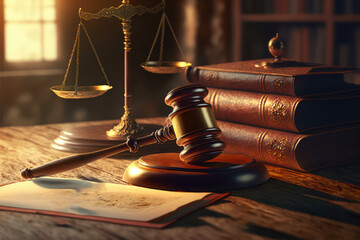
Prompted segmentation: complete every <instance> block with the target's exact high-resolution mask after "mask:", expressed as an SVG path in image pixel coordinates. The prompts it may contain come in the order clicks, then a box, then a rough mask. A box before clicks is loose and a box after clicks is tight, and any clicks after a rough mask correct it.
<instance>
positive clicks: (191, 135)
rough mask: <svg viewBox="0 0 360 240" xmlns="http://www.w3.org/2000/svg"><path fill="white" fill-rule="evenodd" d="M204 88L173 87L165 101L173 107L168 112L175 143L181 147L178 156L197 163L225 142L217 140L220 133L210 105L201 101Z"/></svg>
mask: <svg viewBox="0 0 360 240" xmlns="http://www.w3.org/2000/svg"><path fill="white" fill-rule="evenodd" d="M207 94H208V90H207V89H206V88H205V87H203V86H202V85H200V84H194V85H189V86H185V87H180V88H176V89H174V90H172V91H170V92H169V93H168V95H167V96H166V98H165V103H166V104H167V105H169V106H172V107H173V112H172V113H170V114H169V118H170V120H171V122H172V125H173V128H174V132H175V135H176V139H177V141H176V143H177V144H178V145H179V146H183V147H184V150H183V151H181V153H180V159H181V160H182V161H184V162H186V163H191V164H193V163H199V162H203V161H207V160H210V159H212V158H215V157H217V156H219V155H220V154H221V153H222V152H223V151H224V148H225V144H224V143H223V142H222V141H220V140H218V139H217V137H218V136H219V135H220V134H221V130H220V129H219V128H218V126H217V123H216V120H215V116H214V113H213V111H212V108H211V105H210V104H208V103H206V102H204V97H206V95H207Z"/></svg>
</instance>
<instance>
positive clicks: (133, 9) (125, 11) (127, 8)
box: [79, 0, 165, 20]
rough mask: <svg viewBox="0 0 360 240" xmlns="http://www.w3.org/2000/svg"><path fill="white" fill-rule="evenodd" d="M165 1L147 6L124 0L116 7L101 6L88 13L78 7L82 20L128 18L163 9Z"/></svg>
mask: <svg viewBox="0 0 360 240" xmlns="http://www.w3.org/2000/svg"><path fill="white" fill-rule="evenodd" d="M164 7H165V2H164V0H163V1H162V3H160V4H158V5H156V6H155V7H152V8H147V7H144V6H133V5H131V4H130V1H129V0H127V1H126V0H124V1H123V4H121V5H120V6H118V7H110V8H103V9H102V10H100V11H99V12H97V13H90V12H84V11H82V10H81V8H80V9H79V16H80V18H81V19H84V20H91V19H100V18H103V17H106V18H111V17H116V18H118V19H121V20H123V19H130V18H132V17H133V16H135V15H142V14H144V13H157V12H159V11H160V10H162V9H164Z"/></svg>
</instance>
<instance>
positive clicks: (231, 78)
mask: <svg viewBox="0 0 360 240" xmlns="http://www.w3.org/2000/svg"><path fill="white" fill-rule="evenodd" d="M264 61H265V62H268V61H272V59H262V60H261V59H260V60H249V61H241V62H230V63H221V64H214V65H207V66H199V67H188V69H187V72H186V77H187V79H188V81H190V82H195V83H201V84H203V85H204V86H206V87H214V88H228V89H238V90H243V91H251V92H263V93H273V94H282V95H289V96H308V95H319V94H328V93H334V92H342V91H349V90H354V89H360V85H359V82H360V81H358V82H357V83H358V84H356V81H357V80H356V79H359V78H360V71H359V70H355V69H353V68H349V67H329V66H324V65H317V64H309V63H301V62H296V63H295V64H293V66H292V67H281V68H264V67H256V65H260V64H262V63H263V62H264Z"/></svg>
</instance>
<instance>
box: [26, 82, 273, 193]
mask: <svg viewBox="0 0 360 240" xmlns="http://www.w3.org/2000/svg"><path fill="white" fill-rule="evenodd" d="M207 94H208V90H207V89H206V88H205V87H203V86H201V85H199V84H195V85H189V86H185V87H180V88H176V89H174V90H172V91H170V92H169V93H168V95H167V96H166V98H165V103H166V104H167V105H169V106H172V107H173V111H172V112H171V113H170V114H169V119H170V120H171V123H172V124H170V125H168V126H165V127H163V128H161V129H158V130H156V131H154V132H153V133H151V134H150V135H148V136H145V137H141V138H139V139H134V138H132V137H131V136H129V137H128V139H127V141H126V142H125V143H122V144H119V145H116V146H113V147H109V148H105V149H102V150H98V151H94V152H90V153H84V154H78V155H73V156H69V157H66V158H62V159H58V160H55V161H52V162H49V163H47V164H44V165H41V166H38V167H35V168H32V169H29V168H26V169H25V170H23V171H22V172H21V175H22V177H23V178H25V179H29V178H35V177H40V176H48V175H53V174H56V173H60V172H63V171H68V170H71V169H74V168H78V167H80V166H83V165H85V164H88V163H90V162H93V161H95V160H97V159H100V158H105V157H109V156H112V155H115V154H118V153H121V152H124V151H127V150H129V151H130V152H136V151H138V149H139V148H140V147H142V146H146V145H150V144H154V143H162V142H166V141H169V140H175V139H176V143H177V144H178V145H179V146H183V147H184V149H183V150H182V151H181V153H180V155H178V154H177V153H167V154H153V155H148V156H144V157H142V158H140V159H139V160H137V161H135V162H133V163H132V164H131V165H130V166H129V167H128V168H127V170H126V171H125V173H124V180H125V181H127V182H128V183H131V184H134V185H139V186H145V187H151V188H158V189H168V190H184V191H215V190H228V189H237V188H242V187H247V186H252V185H256V184H259V183H262V182H265V181H266V180H267V179H268V178H269V175H268V172H267V170H266V168H265V166H264V165H263V164H261V163H259V162H256V161H255V160H253V159H251V158H248V157H245V156H240V155H227V154H226V155H220V154H222V153H223V151H224V148H225V144H224V143H223V142H222V141H220V140H219V139H218V137H219V135H220V134H221V130H220V129H219V128H218V126H217V124H216V120H215V117H214V113H213V111H212V108H211V105H210V104H208V103H206V102H204V97H205V96H206V95H207ZM222 156H223V157H222Z"/></svg>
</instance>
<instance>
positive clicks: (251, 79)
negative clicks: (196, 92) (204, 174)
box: [186, 59, 360, 171]
mask: <svg viewBox="0 0 360 240" xmlns="http://www.w3.org/2000/svg"><path fill="white" fill-rule="evenodd" d="M263 61H264V60H252V61H243V62H232V63H223V64H216V65H208V66H200V67H189V68H188V70H187V73H186V74H187V79H188V80H189V81H190V82H195V83H201V84H202V85H204V86H206V87H207V88H208V89H209V95H208V96H207V98H206V100H207V102H209V103H210V104H211V105H212V106H213V109H214V113H215V117H216V118H217V120H218V124H219V127H220V129H221V130H222V139H223V141H224V142H225V143H226V144H227V147H226V150H225V151H226V152H228V153H234V154H243V155H247V156H251V157H253V158H255V159H258V160H261V161H264V162H267V163H271V164H275V165H279V166H283V167H286V168H291V169H295V170H300V171H311V170H314V169H318V168H323V167H329V166H336V165H343V164H349V163H354V162H359V161H360V84H359V82H360V81H359V77H360V72H359V70H357V69H352V68H348V67H327V66H323V65H315V64H307V63H293V64H292V65H290V66H285V67H279V68H272V67H267V68H265V67H261V66H260V67H259V65H261V62H263ZM265 61H271V60H269V59H268V60H267V59H265Z"/></svg>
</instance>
